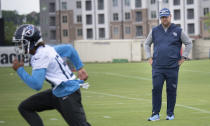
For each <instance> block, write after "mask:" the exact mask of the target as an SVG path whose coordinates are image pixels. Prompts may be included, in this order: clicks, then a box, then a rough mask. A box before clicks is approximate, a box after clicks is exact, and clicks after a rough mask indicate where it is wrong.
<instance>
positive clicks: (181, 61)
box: [179, 58, 185, 66]
mask: <svg viewBox="0 0 210 126" xmlns="http://www.w3.org/2000/svg"><path fill="white" fill-rule="evenodd" d="M184 61H185V59H184V58H182V59H181V60H179V66H181V65H182V63H184Z"/></svg>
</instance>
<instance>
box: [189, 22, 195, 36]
mask: <svg viewBox="0 0 210 126" xmlns="http://www.w3.org/2000/svg"><path fill="white" fill-rule="evenodd" d="M188 33H189V34H194V33H195V26H194V24H193V23H192V24H188Z"/></svg>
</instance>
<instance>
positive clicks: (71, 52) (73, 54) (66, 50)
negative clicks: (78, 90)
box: [54, 44, 88, 80]
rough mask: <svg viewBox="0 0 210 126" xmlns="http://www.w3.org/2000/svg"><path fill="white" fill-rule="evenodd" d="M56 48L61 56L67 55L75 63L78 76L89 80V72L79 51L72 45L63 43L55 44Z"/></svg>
mask: <svg viewBox="0 0 210 126" xmlns="http://www.w3.org/2000/svg"><path fill="white" fill-rule="evenodd" d="M54 48H55V50H56V52H57V53H58V54H59V55H60V56H61V57H67V58H68V59H69V60H70V61H71V62H72V63H73V65H74V66H75V67H76V70H77V71H78V77H79V78H80V79H81V80H87V78H88V74H87V72H86V70H85V69H84V68H83V66H84V64H83V63H82V61H81V60H80V58H79V55H78V53H77V51H76V50H75V49H74V47H73V46H72V45H70V44H62V45H57V46H54Z"/></svg>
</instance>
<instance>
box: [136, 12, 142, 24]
mask: <svg viewBox="0 0 210 126" xmlns="http://www.w3.org/2000/svg"><path fill="white" fill-rule="evenodd" d="M141 21H142V13H141V12H136V22H141Z"/></svg>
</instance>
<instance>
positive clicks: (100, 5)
mask: <svg viewBox="0 0 210 126" xmlns="http://www.w3.org/2000/svg"><path fill="white" fill-rule="evenodd" d="M103 9H104V0H98V10H103Z"/></svg>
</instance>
